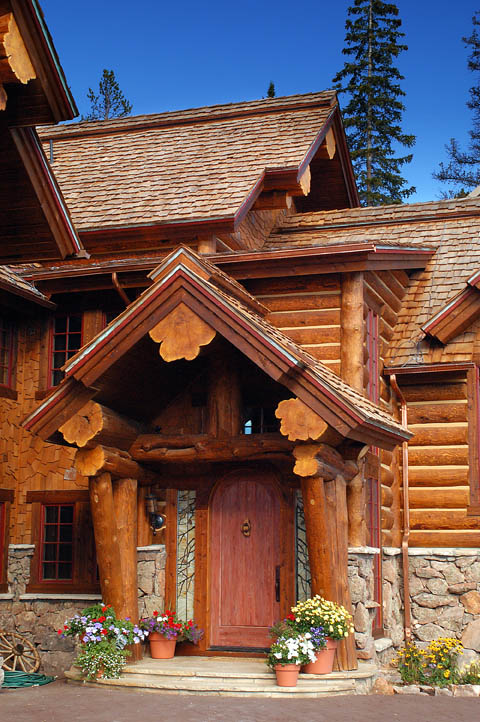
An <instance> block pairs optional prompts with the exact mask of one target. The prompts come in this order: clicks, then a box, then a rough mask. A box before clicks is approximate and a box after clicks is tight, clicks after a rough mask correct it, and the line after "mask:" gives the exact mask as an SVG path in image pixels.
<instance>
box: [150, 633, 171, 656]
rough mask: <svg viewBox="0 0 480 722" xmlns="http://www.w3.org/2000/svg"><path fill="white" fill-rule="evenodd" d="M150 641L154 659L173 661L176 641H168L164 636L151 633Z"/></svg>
mask: <svg viewBox="0 0 480 722" xmlns="http://www.w3.org/2000/svg"><path fill="white" fill-rule="evenodd" d="M148 640H149V642H150V654H151V656H152V659H172V657H173V656H174V655H175V645H176V643H177V640H176V639H167V638H166V637H164V636H163V634H159V633H158V632H150V634H149V635H148Z"/></svg>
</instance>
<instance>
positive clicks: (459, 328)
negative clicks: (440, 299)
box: [422, 271, 480, 344]
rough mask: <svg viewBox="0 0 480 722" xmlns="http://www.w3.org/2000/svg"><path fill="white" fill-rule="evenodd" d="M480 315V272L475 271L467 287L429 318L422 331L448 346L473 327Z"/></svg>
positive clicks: (468, 280)
mask: <svg viewBox="0 0 480 722" xmlns="http://www.w3.org/2000/svg"><path fill="white" fill-rule="evenodd" d="M479 315H480V271H475V273H474V274H473V275H472V276H470V278H468V279H467V281H466V287H465V288H464V289H463V290H462V291H460V293H457V294H456V295H455V296H453V298H450V299H449V300H448V301H447V303H446V304H445V305H444V306H443V307H442V308H441V309H440V310H439V311H437V313H436V314H435V315H434V316H432V317H431V318H429V320H428V321H427V323H425V324H424V325H423V326H422V331H423V332H424V333H425V334H426V335H428V336H431V337H434V338H436V339H438V341H440V342H441V343H443V344H446V343H448V342H449V341H450V340H451V339H452V338H455V337H456V336H458V335H459V334H460V333H462V332H463V331H465V330H466V329H467V328H468V327H469V326H471V324H472V323H473V322H474V321H475V320H476V319H477V318H478V317H479Z"/></svg>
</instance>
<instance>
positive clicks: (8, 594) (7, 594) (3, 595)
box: [0, 592, 14, 601]
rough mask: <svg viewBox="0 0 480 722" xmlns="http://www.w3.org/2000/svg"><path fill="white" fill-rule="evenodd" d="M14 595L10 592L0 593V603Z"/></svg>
mask: <svg viewBox="0 0 480 722" xmlns="http://www.w3.org/2000/svg"><path fill="white" fill-rule="evenodd" d="M13 598H14V595H13V594H12V593H11V592H2V593H0V601H1V600H2V599H3V600H9V599H13Z"/></svg>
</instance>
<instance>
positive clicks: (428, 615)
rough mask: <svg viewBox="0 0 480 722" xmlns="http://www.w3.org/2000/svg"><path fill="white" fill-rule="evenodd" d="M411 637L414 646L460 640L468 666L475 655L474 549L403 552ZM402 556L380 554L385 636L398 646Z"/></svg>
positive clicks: (479, 567)
mask: <svg viewBox="0 0 480 722" xmlns="http://www.w3.org/2000/svg"><path fill="white" fill-rule="evenodd" d="M409 570H410V575H409V576H410V600H411V610H412V636H413V639H414V640H415V641H417V642H419V643H420V644H424V643H425V644H426V643H428V642H430V641H432V640H434V639H437V638H438V637H454V638H456V639H460V640H461V642H462V644H463V645H464V647H465V649H466V650H471V652H470V653H468V652H467V654H465V659H466V660H469V659H471V658H474V657H475V656H476V654H475V653H478V652H480V549H446V548H443V549H424V548H415V547H414V548H410V549H409ZM402 577H403V574H402V556H401V551H400V550H399V549H396V548H385V549H384V550H383V580H384V581H383V596H384V617H385V633H386V634H387V635H388V636H389V637H390V638H391V640H392V642H393V644H394V646H395V647H399V646H401V645H402V644H403V641H404V640H403V601H402V600H403V582H402Z"/></svg>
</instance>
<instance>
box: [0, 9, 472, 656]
mask: <svg viewBox="0 0 480 722" xmlns="http://www.w3.org/2000/svg"><path fill="white" fill-rule="evenodd" d="M0 8H1V13H0V16H1V17H2V18H3V17H7V16H8V22H7V21H5V23H4V24H5V27H6V28H7V27H8V28H10V27H12V19H11V16H13V18H14V19H15V22H16V26H18V28H19V35H20V37H21V38H22V39H23V46H22V47H23V49H24V52H25V53H27V55H28V57H29V58H30V65H31V68H33V70H32V69H30V70H29V71H28V73H27V75H28V74H29V75H30V77H29V78H27V75H25V76H22V78H20V79H19V78H18V77H13V76H12V69H11V68H9V69H7V70H4V69H3V66H2V64H1V61H0V71H1V72H0V82H1V83H2V84H3V88H4V94H3V96H2V97H4V101H3V103H4V105H3V108H2V110H1V111H0V124H1V127H2V132H1V138H0V142H1V143H2V147H3V149H4V152H3V153H2V154H1V155H0V158H1V160H0V163H1V164H2V176H1V179H0V183H2V193H1V194H0V199H1V200H0V202H1V204H2V205H1V208H0V213H1V216H0V217H1V219H2V223H1V226H0V248H1V253H0V262H1V263H3V264H5V265H4V266H3V267H2V269H1V273H0V302H1V303H2V314H3V316H2V334H1V347H0V352H1V356H0V359H1V363H0V373H1V374H2V383H1V384H0V395H1V397H0V423H1V429H2V433H1V438H0V444H1V449H0V461H1V463H2V478H1V482H0V535H1V539H2V547H1V549H0V559H1V567H0V570H1V577H0V583H1V584H2V587H1V589H0V628H1V627H4V628H12V629H13V628H15V629H17V630H18V631H20V632H22V633H25V634H27V635H28V636H30V637H31V638H32V639H33V640H34V642H35V643H36V644H37V645H38V646H39V649H40V650H41V653H42V657H43V661H44V664H45V665H46V667H47V669H48V668H49V665H50V668H52V666H51V665H53V668H57V669H58V668H59V667H61V666H62V665H65V664H67V662H68V659H69V658H70V655H71V650H69V649H68V648H67V647H62V643H61V642H59V640H55V641H54V640H53V637H54V634H52V633H51V627H56V626H58V625H59V624H61V623H62V622H63V619H64V617H65V616H69V615H70V614H73V613H74V612H75V611H77V609H78V608H79V607H81V606H85V603H86V602H87V601H88V600H90V599H96V598H99V595H100V594H101V595H102V596H103V598H104V599H105V601H107V602H110V603H112V604H114V606H115V608H116V609H117V612H119V613H120V614H125V615H128V616H131V617H132V618H135V617H136V616H138V614H140V615H142V614H148V613H151V611H153V609H155V608H160V607H161V606H162V605H163V604H165V605H166V606H170V607H172V606H174V607H176V608H177V610H178V611H179V613H180V614H182V615H183V616H186V617H195V619H196V620H197V621H198V623H199V624H200V626H202V627H203V628H204V629H205V631H206V634H205V638H204V640H203V641H202V642H201V644H200V647H199V650H193V652H194V653H195V652H197V651H198V652H199V653H201V654H216V655H218V654H244V653H255V652H258V650H260V649H262V648H264V647H265V646H266V644H267V641H268V635H267V630H268V626H270V625H271V623H272V622H273V621H274V620H275V619H277V618H279V617H281V616H282V615H284V614H286V613H287V611H288V609H289V607H290V606H291V605H292V604H293V603H294V602H295V601H296V599H298V598H306V597H307V596H309V595H310V594H311V593H313V594H315V593H320V594H323V595H324V596H326V597H328V598H332V599H336V600H338V601H341V602H342V603H344V604H346V605H347V606H349V607H350V606H351V607H352V611H353V612H354V620H355V629H356V634H355V640H353V637H352V638H351V639H350V640H348V642H347V643H344V644H343V645H342V646H341V648H340V650H339V653H338V655H337V665H338V666H339V668H341V669H354V668H355V667H356V665H357V659H358V658H360V659H375V658H377V657H378V658H379V659H385V658H388V655H389V653H390V651H391V650H392V649H393V648H395V647H398V646H399V645H400V644H401V643H402V641H403V640H404V639H405V637H407V638H409V637H410V636H414V637H416V638H418V639H420V640H422V641H425V640H428V639H431V638H433V637H435V636H439V635H441V634H453V635H454V636H458V637H461V638H462V639H463V641H464V642H465V644H466V646H467V647H470V648H471V649H477V647H478V640H477V637H476V636H475V635H476V634H478V633H477V632H476V626H478V624H477V622H478V612H479V609H480V605H479V602H480V482H479V468H478V467H479V448H478V447H479V428H480V423H479V391H478V363H479V358H478V357H477V356H478V340H477V336H478V332H479V329H480V326H479V325H478V324H479V321H478V319H477V316H478V311H479V310H480V290H479V288H480V285H478V278H477V276H478V273H479V270H478V269H479V268H480V263H477V260H476V259H477V255H478V256H479V260H480V252H479V251H478V250H477V248H478V240H477V233H478V226H479V223H480V221H479V217H480V216H479V211H480V201H479V200H478V199H475V198H471V199H470V198H467V199H464V200H454V201H442V202H437V203H423V204H412V205H404V206H394V207H385V208H359V207H358V196H357V192H356V188H355V181H354V178H353V173H352V169H351V165H350V161H349V156H348V151H347V148H346V142H345V136H344V132H343V127H342V122H341V116H340V111H339V107H338V102H337V99H336V97H335V94H334V93H333V92H330V91H326V92H323V93H314V94H308V95H303V96H291V97H287V98H274V99H266V100H261V101H251V102H245V103H237V104H231V105H224V106H214V107H209V108H200V109H192V110H186V111H176V112H169V113H162V114H159V115H152V116H137V117H132V118H125V119H117V120H111V121H105V122H93V123H77V124H75V125H67V126H58V125H54V124H55V123H58V122H59V121H61V120H67V119H71V118H72V117H74V115H75V113H76V110H75V107H74V105H73V101H72V100H71V98H70V97H69V96H68V94H66V90H65V89H66V84H65V82H64V78H63V74H62V73H61V68H60V66H59V64H58V59H57V58H56V56H55V54H54V51H53V50H52V46H51V43H49V44H48V48H49V53H50V55H49V54H48V53H47V52H46V51H45V38H46V35H45V33H48V31H47V30H46V28H45V26H44V23H43V20H42V16H41V13H40V11H39V8H38V6H37V4H36V2H34V0H24V1H22V0H11V2H8V3H3V4H0ZM40 21H42V22H40ZM1 27H3V26H2V25H1V23H0V31H1ZM35 33H36V34H35ZM42 38H43V39H42ZM0 42H2V36H1V35H0ZM17 44H18V43H17ZM37 46H38V47H37ZM40 51H42V52H43V54H42V52H40ZM22 52H23V50H22ZM21 67H22V68H23V67H27V68H29V67H30V66H29V65H28V63H26V61H25V60H24V61H23V63H22V64H21ZM22 72H23V71H22ZM32 73H33V74H32ZM45 78H47V80H45ZM47 91H48V92H47ZM34 126H42V127H40V128H38V129H37V130H36V129H35V127H34ZM147 497H150V501H149V502H148V503H149V504H150V506H148V505H147V502H146V498H147ZM152 497H153V499H152ZM152 504H153V506H152ZM155 505H156V507H157V510H161V511H162V513H164V514H165V516H166V520H167V523H166V526H165V528H162V529H160V530H158V531H157V532H156V534H155V536H154V535H153V530H152V528H151V526H150V521H151V520H150V517H149V512H148V509H150V510H151V509H152V508H154V507H155ZM97 565H98V571H97ZM403 599H404V600H405V603H404V602H403ZM34 627H35V629H34ZM385 640H388V641H385ZM354 641H355V642H356V645H355V644H354ZM190 651H191V650H190ZM477 651H480V649H477ZM185 652H188V650H185ZM52 659H53V661H52Z"/></svg>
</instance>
